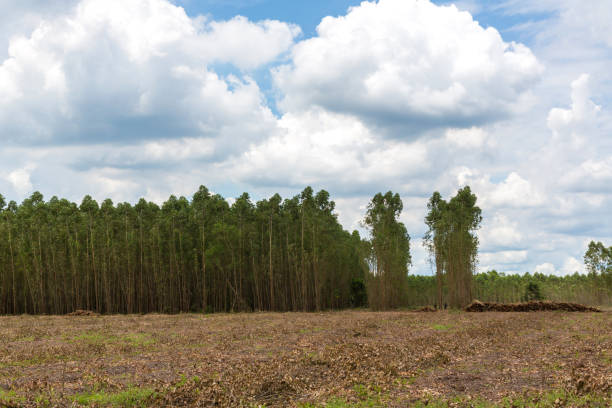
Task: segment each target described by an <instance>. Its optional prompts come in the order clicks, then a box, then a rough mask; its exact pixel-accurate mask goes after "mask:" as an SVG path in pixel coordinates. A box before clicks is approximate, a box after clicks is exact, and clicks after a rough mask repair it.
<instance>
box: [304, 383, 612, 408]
mask: <svg viewBox="0 0 612 408" xmlns="http://www.w3.org/2000/svg"><path fill="white" fill-rule="evenodd" d="M354 391H355V393H356V395H357V397H358V398H359V401H357V402H351V401H348V400H346V399H343V398H332V399H330V400H328V401H327V402H326V403H324V404H313V403H305V404H301V405H299V407H300V408H323V407H325V408H382V407H386V406H387V405H388V403H389V402H391V401H389V400H388V398H387V397H385V396H384V395H382V393H380V391H379V390H378V391H377V390H376V389H368V388H366V387H365V386H363V385H356V386H355V388H354ZM397 402H398V403H403V402H402V401H397ZM610 402H611V401H610V398H609V397H608V398H607V399H606V397H604V396H602V395H595V394H585V395H578V394H574V393H572V392H568V391H565V390H552V391H548V392H546V393H543V394H534V395H527V396H518V397H506V398H504V399H503V400H502V401H501V402H499V403H494V402H490V401H487V400H484V399H478V398H477V399H474V398H470V397H467V396H459V397H455V398H452V399H442V398H438V397H431V398H424V399H421V400H419V401H412V402H410V403H409V404H408V405H406V406H410V407H414V408H451V407H458V408H459V407H465V408H468V407H469V408H556V407H560V406H561V407H565V406H571V407H576V408H607V407H609V406H610Z"/></svg>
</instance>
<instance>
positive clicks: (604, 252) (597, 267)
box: [584, 241, 612, 275]
mask: <svg viewBox="0 0 612 408" xmlns="http://www.w3.org/2000/svg"><path fill="white" fill-rule="evenodd" d="M584 264H585V265H586V268H587V270H588V271H589V273H592V274H594V275H596V274H600V275H607V274H612V246H610V247H606V246H605V245H604V244H602V243H601V242H595V241H591V242H589V246H588V248H587V251H586V253H585V254H584Z"/></svg>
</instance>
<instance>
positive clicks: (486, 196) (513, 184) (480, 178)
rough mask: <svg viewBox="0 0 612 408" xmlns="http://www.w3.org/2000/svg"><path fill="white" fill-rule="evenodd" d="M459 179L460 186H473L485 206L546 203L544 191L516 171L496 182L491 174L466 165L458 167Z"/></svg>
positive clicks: (528, 206) (513, 206) (521, 206)
mask: <svg viewBox="0 0 612 408" xmlns="http://www.w3.org/2000/svg"><path fill="white" fill-rule="evenodd" d="M457 181H458V184H459V185H460V186H464V185H470V186H471V187H472V189H473V190H474V191H475V192H476V194H477V196H478V200H479V202H480V203H481V204H482V206H483V208H488V209H493V208H530V207H538V206H540V205H542V204H543V203H544V197H543V195H542V193H540V192H539V191H538V190H537V188H536V187H535V186H534V185H533V184H532V183H531V182H530V181H529V180H526V179H524V178H523V177H521V176H520V175H519V174H518V173H516V172H511V173H510V174H508V176H507V177H506V178H505V179H504V180H503V181H501V182H499V183H494V182H492V181H491V177H490V175H487V174H481V173H480V172H479V171H477V170H474V169H470V168H465V167H464V168H460V169H458V173H457Z"/></svg>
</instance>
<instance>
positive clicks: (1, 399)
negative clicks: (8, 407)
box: [0, 389, 25, 405]
mask: <svg viewBox="0 0 612 408" xmlns="http://www.w3.org/2000/svg"><path fill="white" fill-rule="evenodd" d="M24 401H25V398H23V397H21V396H19V395H17V394H16V393H15V391H4V390H1V389H0V405H1V404H2V403H5V404H8V403H18V402H24Z"/></svg>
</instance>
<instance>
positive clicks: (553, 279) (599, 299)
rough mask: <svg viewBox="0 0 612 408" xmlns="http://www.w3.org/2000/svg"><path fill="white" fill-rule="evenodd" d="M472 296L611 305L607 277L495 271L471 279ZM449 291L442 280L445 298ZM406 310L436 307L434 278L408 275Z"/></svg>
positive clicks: (491, 299)
mask: <svg viewBox="0 0 612 408" xmlns="http://www.w3.org/2000/svg"><path fill="white" fill-rule="evenodd" d="M472 284H473V297H474V299H478V300H481V301H484V302H499V303H515V302H524V301H528V300H551V301H559V302H576V303H582V304H587V305H600V306H609V305H612V276H610V274H608V275H606V274H603V275H602V274H591V273H588V274H579V273H574V274H572V275H566V276H556V275H544V274H541V273H538V272H536V273H533V274H532V273H529V272H525V273H524V274H522V275H521V274H505V273H503V272H498V271H496V270H491V271H487V272H482V273H478V274H475V275H474V276H473V282H472ZM449 290H450V288H449V286H448V284H447V282H446V281H445V282H444V283H443V286H442V292H443V294H444V295H446V294H447V293H448V291H449ZM406 297H407V299H408V303H407V305H406V307H419V306H425V305H435V304H436V302H437V299H438V285H437V278H436V276H419V275H410V276H408V283H407V295H406Z"/></svg>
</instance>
